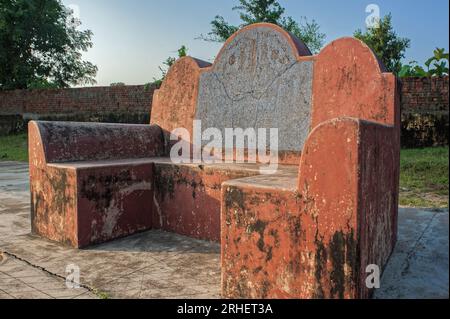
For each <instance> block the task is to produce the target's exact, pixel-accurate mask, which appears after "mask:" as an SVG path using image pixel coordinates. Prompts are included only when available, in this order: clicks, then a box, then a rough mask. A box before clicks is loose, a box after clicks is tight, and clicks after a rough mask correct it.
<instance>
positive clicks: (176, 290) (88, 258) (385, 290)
mask: <svg viewBox="0 0 450 319" xmlns="http://www.w3.org/2000/svg"><path fill="white" fill-rule="evenodd" d="M29 205H30V204H29V190H28V169H27V165H26V164H20V163H13V162H0V298H106V297H107V298H184V299H186V298H195V299H197V298H219V297H220V265H219V263H220V255H219V252H220V247H219V245H218V244H214V243H209V242H204V241H199V240H193V239H190V238H186V237H183V236H179V235H175V234H170V233H165V232H161V231H148V232H144V233H141V234H137V235H134V236H131V237H127V238H124V239H120V240H116V241H113V242H110V243H106V244H102V245H98V246H95V247H91V248H90V249H86V250H75V249H71V248H67V247H63V246H61V245H58V244H56V243H52V242H50V241H47V240H44V239H41V238H38V237H35V236H32V235H30V220H29V218H30V217H29ZM448 251H449V243H448V210H446V211H427V210H420V209H401V210H400V217H399V242H398V245H397V247H396V249H395V252H394V254H393V256H392V258H391V260H390V262H389V265H388V267H387V269H386V271H385V273H384V274H383V277H382V282H381V289H379V290H377V292H376V294H375V298H448V296H449V294H448V276H449V263H448ZM68 266H76V267H78V268H79V271H80V279H81V280H80V281H81V287H80V288H78V289H69V288H67V287H66V281H65V277H66V276H67V275H68V274H69V273H70V272H69V273H66V270H67V267H68ZM71 269H73V268H71Z"/></svg>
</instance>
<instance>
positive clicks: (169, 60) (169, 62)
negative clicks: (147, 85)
mask: <svg viewBox="0 0 450 319" xmlns="http://www.w3.org/2000/svg"><path fill="white" fill-rule="evenodd" d="M187 51H188V49H187V48H186V46H184V45H182V46H181V48H179V49H178V50H177V55H178V58H182V57H184V56H186V55H187ZM176 60H177V58H174V57H168V58H167V59H166V60H165V61H164V62H163V65H162V66H159V67H158V68H159V70H160V71H161V76H160V78H159V79H157V78H153V82H152V83H151V84H153V85H157V86H160V85H161V83H162V82H163V81H164V78H165V77H166V75H167V72H168V71H169V68H170V67H171V66H172V65H173V64H174V63H175V61H176Z"/></svg>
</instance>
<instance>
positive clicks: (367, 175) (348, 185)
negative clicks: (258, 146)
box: [298, 118, 400, 298]
mask: <svg viewBox="0 0 450 319" xmlns="http://www.w3.org/2000/svg"><path fill="white" fill-rule="evenodd" d="M399 157H400V142H399V130H398V127H396V126H389V125H383V124H379V123H374V122H368V121H364V120H360V119H355V118H338V119H332V120H329V121H326V122H324V123H322V124H320V125H319V126H317V127H316V128H315V129H314V130H313V131H312V132H311V134H310V136H309V138H308V140H307V142H306V145H305V147H304V152H303V154H302V159H301V162H300V168H299V170H300V172H299V189H298V191H299V195H300V197H301V198H302V200H303V203H304V209H305V211H306V212H308V216H307V217H302V219H303V221H302V223H309V224H310V225H313V227H311V228H310V229H309V235H307V237H309V238H310V241H311V243H314V245H315V246H316V247H315V248H313V249H315V250H316V251H319V248H320V247H322V248H323V249H325V251H326V250H327V249H328V250H329V254H328V258H326V259H328V262H327V261H326V260H325V261H324V265H323V270H322V271H323V272H324V274H325V273H326V272H328V273H330V274H336V278H334V279H333V278H332V277H333V276H331V278H330V276H325V275H324V276H323V279H322V285H323V287H330V286H332V289H330V291H335V292H336V295H335V296H328V297H342V296H350V295H354V294H355V293H357V292H356V291H359V292H358V294H360V295H359V297H362V298H365V297H367V296H368V295H369V294H370V291H369V290H368V289H367V288H366V287H365V278H366V276H367V274H366V267H367V266H368V265H371V264H375V265H377V266H379V268H380V270H381V269H382V268H383V267H384V265H385V264H386V262H387V260H388V258H389V257H390V255H391V252H392V250H393V248H394V246H395V242H396V234H397V214H398V192H399V160H400V159H399ZM339 245H342V247H336V246H339ZM336 250H342V251H343V252H345V253H344V255H342V256H338V257H339V258H338V257H336V256H333V255H331V256H330V254H337V252H336ZM333 251H334V252H333ZM333 257H335V258H334V259H336V260H338V259H339V260H340V259H342V260H340V262H342V265H340V266H339V265H333V263H334V262H337V261H336V260H333ZM341 257H342V258H341ZM339 269H341V270H343V269H347V270H346V271H345V273H346V275H349V276H357V277H359V278H355V277H353V280H350V278H341V279H342V280H343V281H342V282H340V284H341V286H339V285H338V284H339V283H338V282H337V281H339V280H338V279H339V278H337V277H338V276H337V273H338V272H339ZM319 277H320V276H319ZM347 279H348V280H347ZM348 282H357V283H359V284H357V285H356V286H353V287H351V286H350V285H347V284H346V283H348ZM333 285H335V286H333ZM341 294H342V295H341Z"/></svg>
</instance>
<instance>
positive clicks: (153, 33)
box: [63, 0, 449, 85]
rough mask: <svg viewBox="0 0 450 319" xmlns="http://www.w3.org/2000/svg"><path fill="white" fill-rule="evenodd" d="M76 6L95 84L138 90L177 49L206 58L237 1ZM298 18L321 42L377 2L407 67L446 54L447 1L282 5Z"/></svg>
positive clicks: (356, 24) (126, 0)
mask: <svg viewBox="0 0 450 319" xmlns="http://www.w3.org/2000/svg"><path fill="white" fill-rule="evenodd" d="M63 3H64V4H65V5H76V6H77V7H78V8H79V15H80V19H81V21H82V23H83V24H82V29H90V30H92V31H93V33H94V36H93V43H94V46H93V48H92V49H90V50H89V52H87V53H86V54H85V55H84V56H85V58H86V59H87V60H89V61H91V62H93V63H95V64H96V65H97V66H98V68H99V71H98V74H97V82H98V83H97V85H109V84H110V83H113V82H124V83H126V84H143V83H147V82H150V81H152V79H153V77H155V76H158V75H159V70H158V66H159V65H161V62H162V61H163V60H165V59H166V58H167V57H168V56H169V55H175V54H176V50H177V49H178V48H179V47H180V46H181V45H182V44H184V45H186V46H187V47H188V48H189V52H188V53H189V55H191V56H194V57H197V58H201V59H204V60H211V59H212V58H213V57H214V56H215V55H216V54H217V52H218V50H219V49H220V44H216V43H210V42H205V41H201V40H196V39H195V38H196V37H198V36H199V35H200V34H202V33H203V34H206V33H207V32H208V31H209V30H210V22H211V20H212V19H213V18H214V16H215V15H217V14H220V15H222V16H224V17H225V19H226V20H228V21H229V22H231V23H234V24H238V23H239V17H238V13H237V12H233V11H232V10H231V8H232V7H233V6H234V5H236V4H237V3H238V1H237V0H188V1H186V0H63ZM280 3H281V4H282V6H284V7H285V8H286V13H287V14H288V15H290V16H292V17H294V18H296V19H299V18H300V17H302V16H306V17H307V18H308V19H315V20H316V21H317V22H318V23H319V24H320V26H321V31H322V32H324V33H325V34H326V35H327V38H326V43H328V42H330V41H332V40H334V39H336V38H339V37H342V36H348V35H352V34H353V32H354V31H355V30H356V29H358V28H361V29H364V28H365V20H366V18H367V16H368V15H369V14H368V13H366V7H367V6H368V5H369V4H376V5H378V6H379V8H380V11H381V12H380V13H381V16H383V15H385V14H387V13H389V12H391V13H392V15H393V23H394V27H395V30H396V32H397V33H398V34H399V35H400V36H402V37H408V38H410V39H411V47H410V48H409V49H408V51H407V52H406V61H410V60H417V61H419V62H420V63H421V64H423V62H424V61H425V60H426V59H427V58H429V57H430V56H431V55H432V51H433V50H434V49H435V48H436V47H444V48H445V49H446V50H448V48H449V13H448V12H449V1H448V0H432V1H425V0H420V1H419V0H367V1H364V0H345V1H338V0H314V1H313V0H309V1H306V0H280Z"/></svg>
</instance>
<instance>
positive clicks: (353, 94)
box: [29, 24, 400, 298]
mask: <svg viewBox="0 0 450 319" xmlns="http://www.w3.org/2000/svg"><path fill="white" fill-rule="evenodd" d="M258 27H265V28H272V29H273V30H275V31H276V32H279V33H280V34H281V36H283V37H284V38H285V39H287V41H288V43H289V44H290V46H292V48H294V49H295V50H297V51H296V52H297V53H298V59H299V60H302V59H303V60H307V61H312V62H313V63H314V68H313V70H314V72H313V73H314V74H313V79H312V83H313V90H312V92H313V97H312V119H311V131H310V135H309V137H308V139H307V141H306V144H305V146H304V147H303V149H302V150H297V151H289V152H281V153H280V154H279V159H280V161H279V162H280V163H281V164H289V165H280V168H279V170H278V172H277V173H276V174H274V175H269V176H265V175H260V172H259V165H258V164H252V165H251V164H246V165H241V164H208V165H207V164H174V163H172V162H171V161H170V159H169V158H167V154H168V151H169V147H170V144H171V143H170V142H169V139H168V133H169V132H170V131H172V130H173V129H175V128H179V127H183V128H187V129H188V131H189V132H190V133H191V134H192V121H193V119H194V117H195V111H196V106H197V99H198V91H199V78H200V76H201V74H202V72H207V71H208V70H209V69H210V65H209V64H207V63H205V62H202V61H199V60H196V59H193V58H190V57H186V58H182V59H180V60H178V61H177V62H176V63H175V65H174V66H172V68H171V69H170V70H169V72H168V74H167V77H166V79H165V81H164V83H163V85H162V87H161V89H160V90H159V91H157V92H155V95H154V101H153V114H152V119H151V123H152V124H155V125H154V126H117V125H109V126H108V125H106V126H105V125H92V124H90V125H87V124H79V123H78V124H62V123H56V124H55V123H53V124H52V123H43V122H31V123H30V126H29V132H30V178H31V192H32V200H33V205H32V207H33V208H32V224H33V231H34V232H35V233H38V234H40V235H42V236H44V237H47V238H49V239H52V240H56V241H60V242H65V243H68V244H70V245H73V246H76V247H84V246H86V245H89V244H92V243H98V242H103V241H106V240H110V239H113V238H117V237H121V236H125V235H128V234H131V233H134V232H136V231H141V230H145V229H149V228H159V229H163V230H167V231H172V232H177V233H180V234H183V235H187V236H191V237H195V238H199V239H207V240H213V241H219V240H220V241H221V250H222V251H221V254H222V261H221V262H222V293H223V297H225V298H367V297H369V296H370V293H371V291H370V290H369V289H367V288H366V287H365V284H364V283H365V275H366V274H365V269H366V266H367V265H369V264H377V265H378V266H379V267H380V268H381V269H383V267H384V265H385V264H386V262H387V260H388V258H389V256H390V254H391V252H392V249H393V247H394V245H395V242H396V232H397V206H398V178H399V168H398V167H399V127H400V126H399V107H398V105H399V103H398V94H397V83H396V79H395V77H394V76H393V75H392V74H389V73H385V72H384V71H383V67H382V66H381V65H380V63H379V62H378V60H377V59H376V57H375V55H374V54H373V53H372V51H371V50H370V49H369V48H368V47H367V46H365V45H364V44H363V43H362V42H360V41H358V40H355V39H350V38H344V39H340V40H337V41H334V42H333V43H331V44H330V45H329V46H327V47H326V48H325V49H324V50H322V52H321V53H320V54H318V55H316V56H307V55H308V54H309V51H308V50H307V49H306V48H305V47H304V45H303V44H301V42H300V41H299V40H297V39H295V38H294V37H293V36H292V35H290V34H289V33H287V32H285V31H283V30H282V29H281V28H279V27H277V26H273V25H270V24H257V25H252V26H249V27H248V28H258ZM241 32H242V31H241ZM232 40H233V37H232V38H231V39H230V40H229V41H227V43H226V44H225V45H229V44H230V43H231V42H232ZM219 55H220V54H219ZM160 156H166V157H163V158H161V157H160Z"/></svg>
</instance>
